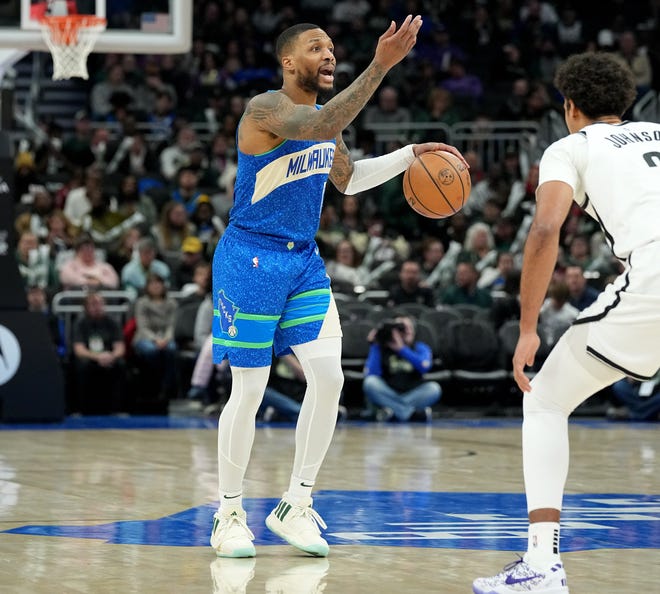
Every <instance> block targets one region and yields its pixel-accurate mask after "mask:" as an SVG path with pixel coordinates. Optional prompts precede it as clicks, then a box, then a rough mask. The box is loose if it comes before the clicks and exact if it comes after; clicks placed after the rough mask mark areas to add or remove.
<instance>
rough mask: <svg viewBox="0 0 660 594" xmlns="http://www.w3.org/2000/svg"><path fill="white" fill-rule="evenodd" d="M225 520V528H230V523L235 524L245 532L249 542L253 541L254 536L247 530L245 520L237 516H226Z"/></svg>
mask: <svg viewBox="0 0 660 594" xmlns="http://www.w3.org/2000/svg"><path fill="white" fill-rule="evenodd" d="M227 520H228V522H227V528H229V526H231V523H232V522H236V523H237V524H238V525H239V526H240V527H241V528H243V530H245V532H247V534H248V536H249V537H250V540H254V534H253V533H252V530H250V529H249V528H248V525H247V523H246V521H245V518H243V517H242V516H239V515H231V516H227Z"/></svg>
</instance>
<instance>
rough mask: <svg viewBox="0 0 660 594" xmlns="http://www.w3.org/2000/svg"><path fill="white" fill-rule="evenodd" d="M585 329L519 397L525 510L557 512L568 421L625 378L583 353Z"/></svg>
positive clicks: (573, 331) (564, 342)
mask: <svg viewBox="0 0 660 594" xmlns="http://www.w3.org/2000/svg"><path fill="white" fill-rule="evenodd" d="M587 330H588V329H587V326H586V325H577V326H572V327H571V328H569V330H568V331H567V332H566V333H565V334H564V335H563V336H562V338H561V339H560V341H559V342H558V343H557V345H556V346H555V347H554V349H553V350H552V351H551V353H550V355H549V356H548V358H547V359H546V361H545V363H544V364H543V366H542V368H541V370H540V371H539V373H538V374H537V375H536V377H534V379H533V380H532V391H531V392H529V393H528V394H525V395H524V397H523V416H524V421H523V435H522V444H523V470H524V475H525V491H526V494H527V510H528V512H529V511H532V510H536V509H543V508H551V509H557V510H560V509H561V503H562V497H563V492H564V486H565V483H566V477H567V476H568V464H569V444H568V416H569V415H570V414H571V413H572V412H573V410H574V409H575V408H576V407H577V406H578V405H580V404H581V403H582V402H584V401H585V400H586V399H587V398H589V396H591V395H592V394H595V393H596V392H598V391H599V390H602V389H603V388H605V387H606V386H609V385H610V384H612V383H614V382H615V381H617V380H619V379H621V378H622V377H623V374H622V373H621V372H619V371H617V370H616V369H614V368H612V367H609V366H607V365H605V364H604V363H601V362H600V361H598V360H597V359H595V358H594V357H592V356H591V355H589V354H587V352H586V340H587Z"/></svg>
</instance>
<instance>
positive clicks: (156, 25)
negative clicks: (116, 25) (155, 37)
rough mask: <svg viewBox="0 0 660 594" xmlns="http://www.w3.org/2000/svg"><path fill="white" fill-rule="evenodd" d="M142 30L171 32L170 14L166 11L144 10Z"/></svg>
mask: <svg viewBox="0 0 660 594" xmlns="http://www.w3.org/2000/svg"><path fill="white" fill-rule="evenodd" d="M141 25H142V26H141V29H142V31H146V32H147V33H170V32H171V30H170V15H169V14H168V13H166V12H143V13H142V23H141Z"/></svg>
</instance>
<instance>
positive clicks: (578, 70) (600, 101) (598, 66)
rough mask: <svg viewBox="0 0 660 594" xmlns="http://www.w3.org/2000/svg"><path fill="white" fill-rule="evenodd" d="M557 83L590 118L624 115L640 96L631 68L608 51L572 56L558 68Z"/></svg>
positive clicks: (568, 97) (566, 95)
mask: <svg viewBox="0 0 660 594" xmlns="http://www.w3.org/2000/svg"><path fill="white" fill-rule="evenodd" d="M554 82H555V86H556V87H557V89H558V90H559V92H560V93H561V94H562V95H563V96H564V97H565V98H567V99H570V100H571V101H573V103H574V104H575V106H576V107H577V108H578V109H579V110H580V111H581V112H582V113H583V114H584V115H585V116H587V117H588V118H591V119H596V118H599V117H603V116H611V115H617V116H621V115H623V114H624V112H625V111H626V110H627V109H628V108H629V107H630V106H631V105H632V103H633V101H634V100H635V97H636V96H637V89H636V87H635V79H634V76H633V73H632V71H631V70H630V68H628V66H626V65H625V64H624V63H623V62H621V60H620V59H618V58H616V57H615V56H613V55H612V54H609V53H604V52H603V53H600V52H596V53H584V54H576V55H573V56H571V57H569V58H568V59H567V60H566V61H565V62H564V63H563V64H561V65H560V66H559V68H557V72H556V73H555V81H554Z"/></svg>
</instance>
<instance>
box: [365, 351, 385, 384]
mask: <svg viewBox="0 0 660 594" xmlns="http://www.w3.org/2000/svg"><path fill="white" fill-rule="evenodd" d="M380 355H381V353H380V345H378V344H376V343H374V344H372V345H371V347H370V348H369V354H368V355H367V361H366V363H365V364H364V375H365V376H366V375H377V376H379V377H382V375H383V366H382V364H381V356H380Z"/></svg>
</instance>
